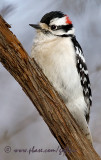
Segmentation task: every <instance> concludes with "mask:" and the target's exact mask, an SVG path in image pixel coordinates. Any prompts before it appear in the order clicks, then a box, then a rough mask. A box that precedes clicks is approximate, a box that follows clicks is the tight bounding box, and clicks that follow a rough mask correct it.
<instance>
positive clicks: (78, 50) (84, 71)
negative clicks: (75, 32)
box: [72, 37, 92, 121]
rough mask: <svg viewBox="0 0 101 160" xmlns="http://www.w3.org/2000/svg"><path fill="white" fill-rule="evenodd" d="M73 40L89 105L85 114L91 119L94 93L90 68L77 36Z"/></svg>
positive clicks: (85, 96) (84, 92) (87, 118)
mask: <svg viewBox="0 0 101 160" xmlns="http://www.w3.org/2000/svg"><path fill="white" fill-rule="evenodd" d="M72 42H73V44H74V48H75V52H76V66H77V70H78V73H79V75H80V80H81V85H82V88H83V95H84V98H85V102H86V104H87V106H88V113H85V116H86V120H87V121H89V111H90V106H91V105H92V93H91V85H90V80H89V75H88V70H87V66H86V63H85V58H84V55H83V51H82V48H81V46H80V45H79V43H78V42H77V40H76V38H75V37H72Z"/></svg>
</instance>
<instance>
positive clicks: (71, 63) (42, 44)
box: [31, 37, 85, 107]
mask: <svg viewBox="0 0 101 160" xmlns="http://www.w3.org/2000/svg"><path fill="white" fill-rule="evenodd" d="M31 56H32V57H33V58H34V59H35V60H36V62H37V63H38V64H39V66H40V67H41V68H42V70H43V72H44V74H45V75H46V76H47V78H48V79H49V81H50V82H51V83H52V85H53V86H54V87H55V89H56V90H57V92H58V93H59V94H60V95H61V97H62V98H63V100H64V102H65V103H68V104H69V103H70V105H71V103H72V102H73V101H75V102H74V103H80V102H81V104H82V103H84V106H85V102H84V98H83V93H82V87H81V83H80V77H79V75H78V72H77V69H76V56H75V50H74V48H73V44H72V41H71V39H70V38H69V37H68V38H61V37H58V38H57V37H56V38H53V39H49V40H47V41H45V40H43V41H42V40H41V41H39V40H38V41H37V39H36V40H35V42H34V45H33V46H32V52H31ZM77 106H78V107H81V106H80V104H77ZM84 106H82V107H84Z"/></svg>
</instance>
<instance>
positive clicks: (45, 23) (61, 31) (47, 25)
mask: <svg viewBox="0 0 101 160" xmlns="http://www.w3.org/2000/svg"><path fill="white" fill-rule="evenodd" d="M30 26H32V27H34V28H35V29H37V31H39V32H42V33H43V34H46V35H48V36H49V35H54V36H60V37H68V36H69V35H74V28H73V24H72V21H71V20H70V19H69V17H68V16H67V15H65V14H63V13H62V12H60V11H52V12H49V13H47V14H45V15H44V16H43V17H42V19H41V21H40V23H39V24H30Z"/></svg>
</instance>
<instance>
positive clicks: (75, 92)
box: [29, 11, 92, 143]
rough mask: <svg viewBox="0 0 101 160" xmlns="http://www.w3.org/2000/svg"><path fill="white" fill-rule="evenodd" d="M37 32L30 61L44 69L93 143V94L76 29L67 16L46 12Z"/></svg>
mask: <svg viewBox="0 0 101 160" xmlns="http://www.w3.org/2000/svg"><path fill="white" fill-rule="evenodd" d="M29 25H30V26H31V27H33V28H35V29H36V36H35V38H34V42H33V45H32V49H31V58H34V60H35V61H36V63H37V64H38V65H39V67H40V68H41V69H42V71H43V73H44V74H45V76H46V77H47V78H48V80H49V81H50V83H51V84H52V85H53V87H54V89H55V90H56V91H57V92H58V94H59V96H60V97H61V99H62V100H63V102H64V103H65V105H66V106H67V108H68V110H69V111H70V113H71V114H72V116H73V117H74V119H75V120H76V122H77V124H78V125H79V127H80V129H81V130H82V132H83V133H84V135H85V136H86V137H87V139H88V140H89V141H90V142H91V143H92V136H91V132H90V129H89V117H90V108H91V106H92V92H91V84H90V79H89V73H88V69H87V65H86V62H85V58H84V54H83V50H82V48H81V46H80V44H79V43H78V41H77V40H76V36H75V29H74V26H73V23H72V21H71V20H70V18H69V16H68V15H67V14H64V13H63V12H61V11H51V12H49V13H46V14H45V15H44V16H43V17H42V18H41V20H40V22H39V23H38V24H29Z"/></svg>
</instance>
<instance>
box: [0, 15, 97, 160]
mask: <svg viewBox="0 0 101 160" xmlns="http://www.w3.org/2000/svg"><path fill="white" fill-rule="evenodd" d="M9 28H10V25H9V24H7V23H6V22H5V21H4V20H3V18H2V17H0V61H1V63H2V64H3V66H4V67H5V68H6V69H7V70H8V71H9V72H10V74H11V75H12V76H13V77H14V78H15V79H16V81H17V82H18V83H19V84H20V86H21V87H22V89H23V90H24V92H25V93H26V94H27V96H28V97H29V98H30V100H31V101H32V103H33V104H34V106H35V107H36V109H37V110H38V111H39V113H40V115H41V116H42V117H43V119H44V121H45V122H46V124H47V125H48V127H49V129H50V131H51V132H52V134H53V135H54V137H55V138H56V139H57V141H58V142H59V144H60V145H61V147H62V148H63V149H64V151H65V154H66V156H67V157H68V159H69V160H100V157H99V156H98V155H97V153H96V152H95V150H94V149H93V147H92V146H91V144H90V143H89V142H88V140H87V139H86V137H85V136H84V135H83V133H82V132H81V130H80V128H79V127H78V125H77V124H76V122H75V120H74V119H73V117H72V116H71V114H70V113H69V111H68V109H67V107H66V106H65V105H64V103H63V101H62V100H61V99H60V98H59V96H58V94H57V92H56V91H54V89H53V87H52V86H51V84H50V83H49V81H48V79H47V78H46V77H45V76H44V74H43V73H42V71H41V69H40V68H39V67H38V65H37V64H36V62H35V61H34V60H33V59H31V58H30V57H29V56H28V54H27V53H26V51H25V50H24V49H23V47H22V45H21V43H20V42H19V41H18V39H17V38H16V37H15V35H13V33H12V32H11V31H10V30H9Z"/></svg>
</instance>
